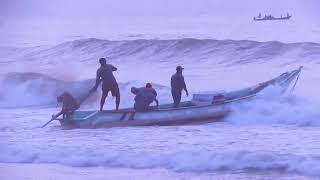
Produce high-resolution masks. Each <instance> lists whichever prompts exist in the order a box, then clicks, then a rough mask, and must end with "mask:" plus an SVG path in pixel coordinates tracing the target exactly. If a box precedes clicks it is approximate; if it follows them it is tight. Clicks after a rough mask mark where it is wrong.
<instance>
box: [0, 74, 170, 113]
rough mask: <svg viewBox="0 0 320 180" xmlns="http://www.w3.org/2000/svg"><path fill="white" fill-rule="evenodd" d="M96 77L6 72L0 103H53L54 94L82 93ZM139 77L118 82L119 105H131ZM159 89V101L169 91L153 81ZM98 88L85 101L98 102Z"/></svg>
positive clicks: (90, 103)
mask: <svg viewBox="0 0 320 180" xmlns="http://www.w3.org/2000/svg"><path fill="white" fill-rule="evenodd" d="M94 84H95V79H88V80H82V81H72V82H67V81H61V80H57V79H54V78H51V77H49V76H46V75H44V74H40V73H33V72H25V73H8V74H7V75H6V76H5V78H4V79H3V81H2V83H1V87H0V107H28V106H43V105H56V104H57V101H56V97H57V96H58V95H61V94H62V93H63V92H70V93H71V94H72V95H73V96H74V97H75V98H76V99H78V100H80V99H81V98H82V97H85V96H86V95H87V94H88V92H89V91H90V89H91V88H92V87H93V86H94ZM144 85H145V83H144V82H142V81H130V82H125V83H119V88H120V93H121V95H122V99H123V101H122V103H121V107H131V106H132V104H133V99H134V98H133V95H132V94H131V92H130V89H131V87H133V86H135V87H142V86H144ZM153 86H154V87H155V88H156V89H157V91H158V93H159V100H160V102H162V103H164V102H166V101H167V99H166V97H168V94H169V92H170V90H169V88H167V87H165V86H161V85H158V84H153ZM100 94H101V93H100V91H99V90H98V91H97V92H95V93H93V94H92V95H91V96H90V97H89V98H88V100H86V101H85V102H84V103H85V104H86V105H92V104H96V105H98V104H99V102H98V101H99V99H100Z"/></svg>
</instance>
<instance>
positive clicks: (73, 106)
mask: <svg viewBox="0 0 320 180" xmlns="http://www.w3.org/2000/svg"><path fill="white" fill-rule="evenodd" d="M57 101H58V103H62V109H61V111H60V112H59V113H58V114H56V115H53V117H52V118H53V119H56V118H57V117H59V116H60V115H63V118H69V116H70V115H71V114H72V113H73V112H74V111H75V110H77V109H79V108H80V105H79V103H78V102H77V100H76V99H75V98H74V97H73V96H72V95H71V94H70V93H68V92H64V93H63V94H62V95H60V96H58V97H57Z"/></svg>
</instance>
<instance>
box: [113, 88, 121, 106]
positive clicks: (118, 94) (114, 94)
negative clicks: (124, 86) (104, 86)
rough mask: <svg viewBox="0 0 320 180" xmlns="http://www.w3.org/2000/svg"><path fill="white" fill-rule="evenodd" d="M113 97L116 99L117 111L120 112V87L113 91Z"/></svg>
mask: <svg viewBox="0 0 320 180" xmlns="http://www.w3.org/2000/svg"><path fill="white" fill-rule="evenodd" d="M112 96H115V97H116V110H117V111H118V110H119V106H120V90H119V87H118V86H117V87H114V89H113V90H112Z"/></svg>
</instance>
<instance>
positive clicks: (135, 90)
mask: <svg viewBox="0 0 320 180" xmlns="http://www.w3.org/2000/svg"><path fill="white" fill-rule="evenodd" d="M138 91H139V90H138V88H136V87H132V88H131V92H132V93H133V94H137V93H138Z"/></svg>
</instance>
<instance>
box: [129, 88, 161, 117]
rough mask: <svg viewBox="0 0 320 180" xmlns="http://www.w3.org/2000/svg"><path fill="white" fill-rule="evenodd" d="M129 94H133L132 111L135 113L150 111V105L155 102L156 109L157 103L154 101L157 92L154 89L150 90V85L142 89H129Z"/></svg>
mask: <svg viewBox="0 0 320 180" xmlns="http://www.w3.org/2000/svg"><path fill="white" fill-rule="evenodd" d="M131 92H132V93H133V94H135V95H136V96H135V98H134V101H135V103H134V109H135V111H137V112H143V111H148V110H152V108H151V107H150V104H151V103H152V102H153V101H155V102H156V104H157V107H158V106H159V102H158V100H157V99H156V97H157V92H156V90H155V89H153V88H152V85H151V84H150V83H147V84H146V87H142V88H135V87H132V88H131Z"/></svg>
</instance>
